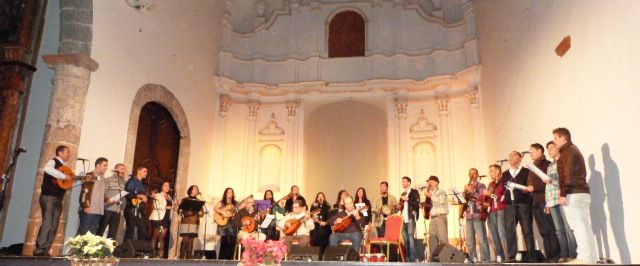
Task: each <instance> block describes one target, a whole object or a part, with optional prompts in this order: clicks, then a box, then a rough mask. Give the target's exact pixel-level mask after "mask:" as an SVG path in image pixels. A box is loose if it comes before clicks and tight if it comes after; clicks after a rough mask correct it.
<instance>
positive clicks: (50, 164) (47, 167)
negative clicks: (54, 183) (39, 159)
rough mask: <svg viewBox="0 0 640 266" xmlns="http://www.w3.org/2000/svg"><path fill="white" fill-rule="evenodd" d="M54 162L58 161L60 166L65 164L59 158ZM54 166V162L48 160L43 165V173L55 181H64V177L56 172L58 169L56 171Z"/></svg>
mask: <svg viewBox="0 0 640 266" xmlns="http://www.w3.org/2000/svg"><path fill="white" fill-rule="evenodd" d="M56 160H58V161H60V162H61V163H62V164H66V162H65V161H63V160H62V159H60V157H56ZM55 166H56V162H55V161H54V160H53V159H51V160H49V161H48V162H47V163H46V164H45V165H44V172H45V173H47V174H49V175H51V176H53V177H55V178H57V179H65V178H66V176H65V175H64V174H63V173H62V172H60V171H58V169H56V167H55Z"/></svg>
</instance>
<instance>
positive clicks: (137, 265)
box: [0, 256, 575, 266]
mask: <svg viewBox="0 0 640 266" xmlns="http://www.w3.org/2000/svg"><path fill="white" fill-rule="evenodd" d="M33 265H46V266H70V265H71V264H70V263H69V261H68V260H67V259H66V258H62V257H58V258H41V257H40V258H37V257H21V256H5V257H0V266H33ZM147 265H149V266H150V265H154V266H158V265H180V266H196V265H197V266H202V265H238V262H237V261H225V260H167V259H120V263H118V266H147ZM282 265H283V266H296V265H305V266H307V265H308V266H316V265H317V266H320V265H335V266H348V265H403V266H404V265H465V264H457V263H448V264H444V263H401V262H386V263H371V262H341V261H313V262H300V261H285V262H283V263H282ZM475 265H556V264H551V263H550V264H534V263H526V264H525V263H507V264H498V263H488V264H475ZM574 265H575V264H574Z"/></svg>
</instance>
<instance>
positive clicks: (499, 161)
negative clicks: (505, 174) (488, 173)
mask: <svg viewBox="0 0 640 266" xmlns="http://www.w3.org/2000/svg"><path fill="white" fill-rule="evenodd" d="M506 161H509V159H502V160H497V161H496V163H504V162H506Z"/></svg>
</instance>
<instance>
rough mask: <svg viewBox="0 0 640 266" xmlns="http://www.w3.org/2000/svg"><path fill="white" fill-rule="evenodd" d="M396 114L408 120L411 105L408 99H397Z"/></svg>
mask: <svg viewBox="0 0 640 266" xmlns="http://www.w3.org/2000/svg"><path fill="white" fill-rule="evenodd" d="M395 102H396V113H397V115H398V118H401V119H406V118H407V106H409V104H408V103H407V100H406V99H402V98H401V99H396V101H395Z"/></svg>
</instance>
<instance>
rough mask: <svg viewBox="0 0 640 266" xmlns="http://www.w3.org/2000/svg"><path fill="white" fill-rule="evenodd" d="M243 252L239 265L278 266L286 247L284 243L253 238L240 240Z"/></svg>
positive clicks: (285, 252)
mask: <svg viewBox="0 0 640 266" xmlns="http://www.w3.org/2000/svg"><path fill="white" fill-rule="evenodd" d="M242 246H243V247H244V252H243V253H242V262H241V263H240V264H239V265H244V266H256V265H280V263H282V260H283V259H284V256H285V254H287V245H285V243H284V241H282V240H281V241H272V240H269V241H266V242H265V241H262V240H257V239H254V238H246V239H244V240H242Z"/></svg>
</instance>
